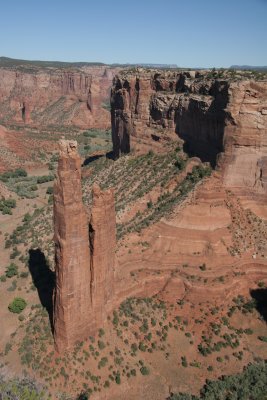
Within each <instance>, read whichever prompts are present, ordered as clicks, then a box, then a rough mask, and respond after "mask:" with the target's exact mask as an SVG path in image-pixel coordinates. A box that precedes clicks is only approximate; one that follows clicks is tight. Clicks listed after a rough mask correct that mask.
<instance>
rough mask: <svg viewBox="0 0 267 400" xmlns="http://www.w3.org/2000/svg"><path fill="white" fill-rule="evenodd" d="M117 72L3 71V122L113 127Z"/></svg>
mask: <svg viewBox="0 0 267 400" xmlns="http://www.w3.org/2000/svg"><path fill="white" fill-rule="evenodd" d="M114 73H115V69H112V68H109V67H103V66H101V67H83V68H80V69H77V68H76V69H71V68H62V69H56V68H37V67H32V68H0V121H1V122H2V123H4V124H7V125H8V124H27V125H33V126H46V125H56V126H62V125H63V126H68V125H72V126H77V127H81V128H90V127H92V128H101V129H106V128H109V127H110V113H109V110H108V109H107V108H108V104H109V97H110V87H111V83H112V78H113V75H114Z"/></svg>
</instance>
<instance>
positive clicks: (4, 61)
mask: <svg viewBox="0 0 267 400" xmlns="http://www.w3.org/2000/svg"><path fill="white" fill-rule="evenodd" d="M105 65H106V64H104V63H101V62H65V61H39V60H31V61H30V60H20V59H16V58H9V57H0V67H8V68H12V67H19V66H25V67H26V66H27V67H30V66H31V67H42V68H49V67H50V68H67V67H76V68H80V67H85V66H90V67H93V66H105Z"/></svg>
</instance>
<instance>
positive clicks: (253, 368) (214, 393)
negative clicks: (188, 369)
mask: <svg viewBox="0 0 267 400" xmlns="http://www.w3.org/2000/svg"><path fill="white" fill-rule="evenodd" d="M266 387H267V362H266V361H265V362H264V361H263V362H260V363H257V364H250V365H248V366H247V367H246V368H245V369H244V371H243V372H241V373H240V374H236V375H230V376H222V377H221V378H220V379H218V380H216V381H210V380H207V381H206V384H205V385H204V386H203V388H202V389H201V391H200V395H199V396H194V395H191V394H188V393H177V394H172V395H171V396H170V397H169V398H168V400H229V399H231V400H248V399H252V400H264V399H265V398H266V393H267V391H266Z"/></svg>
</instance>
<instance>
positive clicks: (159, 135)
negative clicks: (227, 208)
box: [111, 70, 267, 193]
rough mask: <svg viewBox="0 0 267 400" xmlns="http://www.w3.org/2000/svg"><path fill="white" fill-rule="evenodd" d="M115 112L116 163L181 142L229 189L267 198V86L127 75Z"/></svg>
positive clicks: (118, 80) (188, 75) (204, 77)
mask: <svg viewBox="0 0 267 400" xmlns="http://www.w3.org/2000/svg"><path fill="white" fill-rule="evenodd" d="M111 107H112V108H111V116H112V138H113V149H114V154H115V156H116V157H118V156H119V155H120V154H121V153H127V152H129V151H130V150H132V149H135V150H136V149H137V150H138V149H140V148H141V149H142V150H147V149H149V148H152V149H153V148H157V149H159V148H160V146H162V145H164V143H166V141H168V140H170V139H173V138H176V139H178V138H181V139H182V140H183V141H184V147H185V150H186V151H187V152H188V153H189V154H191V155H196V156H198V157H200V158H201V160H202V161H209V162H211V164H212V165H213V166H215V165H216V164H217V165H219V166H221V167H222V168H223V170H224V183H225V185H226V186H228V187H233V186H234V187H240V188H241V189H242V190H243V189H244V188H250V189H251V190H253V189H254V188H256V189H257V192H261V193H262V192H266V189H267V186H266V174H267V169H266V163H267V161H266V160H267V158H266V157H267V82H266V81H258V82H257V81H254V80H244V79H243V80H242V79H241V80H237V79H235V80H233V79H230V78H229V79H228V78H227V77H224V78H218V77H217V78H216V77H213V76H212V74H211V73H207V72H194V71H185V72H158V71H152V72H151V71H146V70H137V71H135V72H129V71H128V72H127V71H126V72H121V73H120V74H119V75H117V76H116V77H115V78H114V81H113V88H112V92H111ZM222 155H223V156H222Z"/></svg>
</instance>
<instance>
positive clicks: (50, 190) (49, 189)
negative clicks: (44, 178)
mask: <svg viewBox="0 0 267 400" xmlns="http://www.w3.org/2000/svg"><path fill="white" fill-rule="evenodd" d="M46 194H53V186H49V187H48V188H47V189H46Z"/></svg>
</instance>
